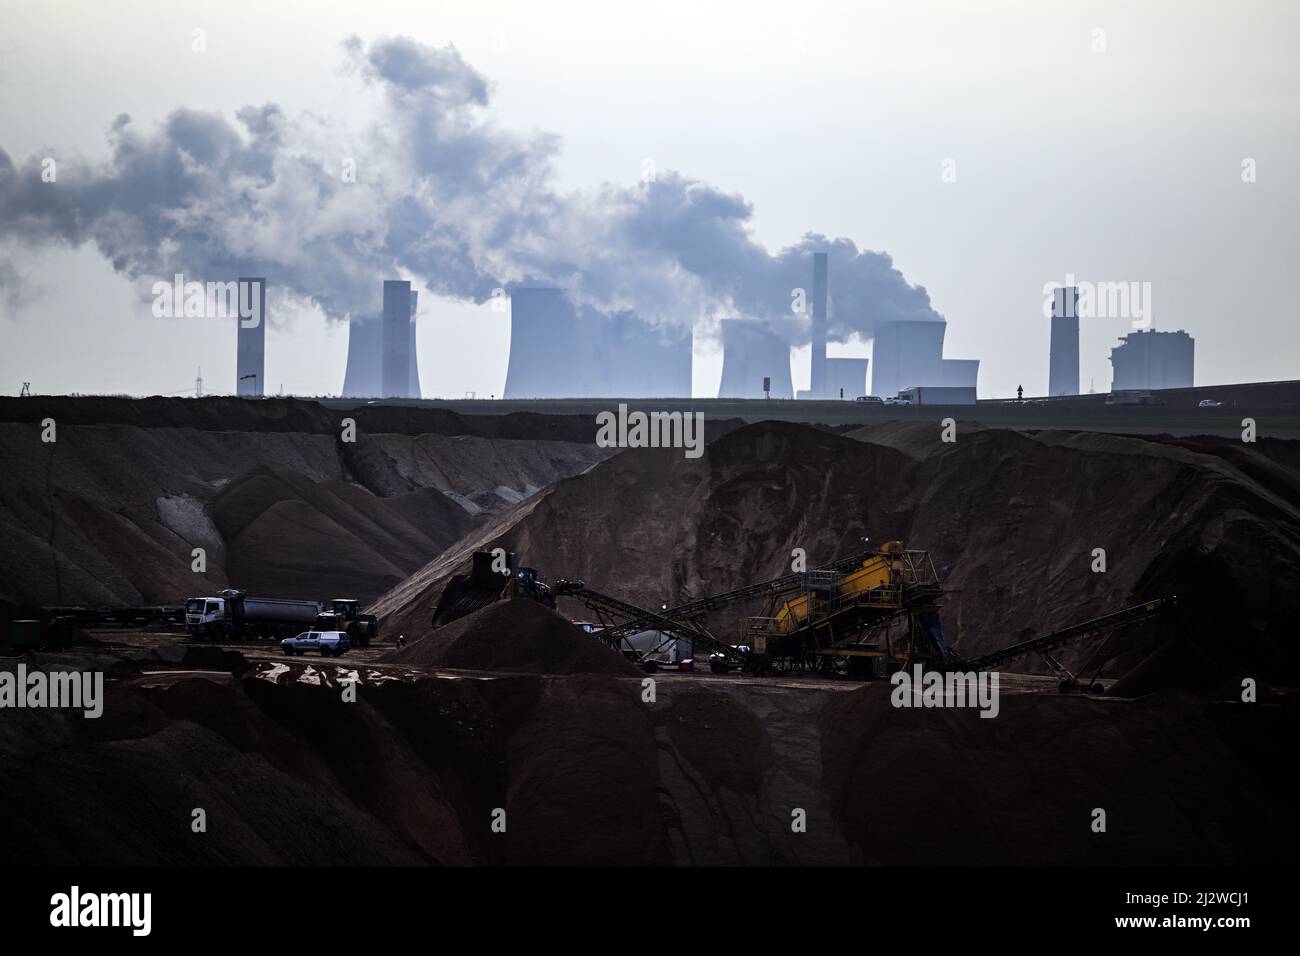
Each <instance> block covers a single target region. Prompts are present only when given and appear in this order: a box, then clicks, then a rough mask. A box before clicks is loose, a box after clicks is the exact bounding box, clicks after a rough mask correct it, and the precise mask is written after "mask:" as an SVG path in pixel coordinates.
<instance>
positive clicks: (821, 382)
mask: <svg viewBox="0 0 1300 956" xmlns="http://www.w3.org/2000/svg"><path fill="white" fill-rule="evenodd" d="M812 308H813V313H812V369H811V372H812V375H811V381H810V384H809V386H808V390H809V392H811V393H812V394H811V395H810V396H809V397H810V398H828V397H830V396H828V395H827V391H828V384H827V381H826V253H824V252H814V253H813V301H812Z"/></svg>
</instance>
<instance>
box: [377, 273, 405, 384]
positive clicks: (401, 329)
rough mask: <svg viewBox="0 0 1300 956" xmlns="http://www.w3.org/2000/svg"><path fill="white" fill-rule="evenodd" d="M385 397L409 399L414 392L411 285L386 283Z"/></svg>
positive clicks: (392, 280) (401, 281) (396, 280)
mask: <svg viewBox="0 0 1300 956" xmlns="http://www.w3.org/2000/svg"><path fill="white" fill-rule="evenodd" d="M383 323H384V351H383V356H384V359H383V366H382V368H383V371H382V378H383V382H382V384H383V388H384V394H383V397H384V398H406V397H408V396H409V394H410V391H411V359H410V352H411V283H409V282H407V281H406V280H404V279H385V280H384V318H383Z"/></svg>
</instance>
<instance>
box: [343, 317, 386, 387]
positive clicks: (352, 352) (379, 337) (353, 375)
mask: <svg viewBox="0 0 1300 956" xmlns="http://www.w3.org/2000/svg"><path fill="white" fill-rule="evenodd" d="M383 349H384V325H383V322H382V321H381V320H380V319H379V318H378V317H376V316H364V317H359V316H355V315H354V316H353V317H352V318H351V320H350V321H349V322H348V364H347V371H345V372H344V373H343V397H344V398H378V397H379V395H380V394H381V393H382V391H383V378H382V374H381V370H382V368H383V357H382V353H383Z"/></svg>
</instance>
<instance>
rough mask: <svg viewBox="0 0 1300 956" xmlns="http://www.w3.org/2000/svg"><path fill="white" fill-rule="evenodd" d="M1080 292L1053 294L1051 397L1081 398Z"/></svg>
mask: <svg viewBox="0 0 1300 956" xmlns="http://www.w3.org/2000/svg"><path fill="white" fill-rule="evenodd" d="M1078 303H1079V290H1078V289H1077V288H1075V287H1074V286H1067V287H1065V288H1063V289H1056V290H1054V291H1053V293H1052V338H1051V345H1050V352H1049V354H1048V375H1047V394H1048V395H1078V394H1079V312H1078Z"/></svg>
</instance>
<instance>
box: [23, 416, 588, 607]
mask: <svg viewBox="0 0 1300 956" xmlns="http://www.w3.org/2000/svg"><path fill="white" fill-rule="evenodd" d="M43 417H51V418H53V419H54V420H55V423H56V427H57V432H56V441H53V442H44V441H42V440H41V435H42V428H41V424H40V422H41V419H42V418H43ZM338 417H339V416H338V415H336V414H335V413H334V412H332V411H329V410H326V409H324V408H322V407H321V406H319V405H317V404H315V403H312V402H300V401H292V400H268V401H264V402H250V401H247V400H242V399H233V398H231V399H202V400H197V401H195V400H181V399H148V400H141V401H134V400H128V399H82V398H44V397H40V398H33V399H22V400H16V399H8V400H0V472H2V473H3V474H4V475H5V487H4V493H3V495H0V596H2V597H6V598H9V599H11V600H14V601H17V602H24V603H34V604H40V605H57V604H91V605H93V604H117V605H120V604H128V605H130V604H152V603H171V602H175V601H180V600H183V599H184V598H186V597H188V596H191V595H194V594H199V593H209V594H211V593H214V592H215V591H217V590H220V589H222V588H225V587H229V586H231V585H234V586H238V587H241V588H244V589H246V590H249V591H251V592H254V593H257V592H261V593H274V592H276V591H282V592H285V593H286V594H287V595H301V596H306V597H316V598H320V597H329V596H330V595H329V594H325V593H322V592H323V591H326V590H328V591H336V592H339V593H344V594H347V595H350V596H353V597H358V598H363V599H365V598H370V597H374V596H375V595H377V594H378V593H380V592H381V591H383V590H385V589H387V588H390V587H392V586H393V585H395V584H396V583H397V582H398V581H400V580H402V579H403V578H404V577H405V576H407V575H409V574H410V573H411V572H412V571H414V570H416V569H418V568H419V567H421V566H422V565H423V564H425V563H426V562H428V561H429V560H430V558H431V557H433V556H435V555H436V554H438V553H439V552H441V551H442V550H443V549H444V548H446V547H447V546H448V545H449V544H451V543H452V542H453V541H455V540H456V539H458V538H459V537H461V536H462V535H463V534H465V533H466V532H467V531H470V530H472V529H473V528H475V527H476V526H479V525H481V524H483V523H484V522H485V521H487V520H489V518H490V516H491V515H493V514H496V513H500V512H503V511H506V510H509V509H510V508H511V507H513V506H514V505H516V504H517V503H518V502H519V501H520V500H521V499H525V498H527V497H528V496H530V495H533V494H535V493H536V492H537V491H538V490H539V489H541V488H543V487H545V486H546V485H548V484H550V483H552V482H554V481H555V480H557V479H559V478H562V477H566V476H568V475H572V474H577V473H579V472H581V471H584V470H585V469H587V468H588V467H590V466H591V464H593V463H594V462H596V461H600V460H601V459H603V458H605V457H607V456H608V455H609V454H611V450H609V449H601V448H596V447H595V445H594V444H591V443H590V437H588V438H587V439H586V443H585V444H579V443H569V442H561V441H549V440H533V441H522V440H515V439H505V438H488V437H477V436H476V435H473V434H469V433H467V430H466V427H465V426H463V425H460V424H458V421H459V417H458V416H453V418H451V419H448V418H446V416H445V415H435V416H433V419H434V420H431V423H432V424H433V425H435V426H436V427H437V428H440V429H441V430H442V432H447V433H448V434H443V433H435V432H429V433H420V434H418V435H407V434H384V433H376V432H372V431H367V430H366V428H365V426H364V425H359V426H358V433H357V440H356V441H355V442H342V441H341V440H340V433H339V430H338ZM504 417H506V418H511V422H512V423H506V422H497V423H496V426H495V427H496V430H498V431H501V432H504V433H510V434H515V433H526V432H528V431H529V430H536V431H538V432H540V433H542V434H547V432H548V429H547V428H546V427H545V425H544V423H543V424H542V425H537V427H536V428H534V426H535V425H536V423H535V422H534V421H533V420H532V419H528V420H526V421H523V422H514V421H513V417H512V416H504ZM418 419H419V416H416V417H415V419H414V421H418ZM408 424H409V423H408ZM489 424H490V423H489ZM472 425H473V430H479V431H483V430H489V431H490V430H491V429H490V428H488V425H486V424H484V423H479V422H475V423H472ZM412 427H414V426H412ZM565 429H570V430H571V426H568V425H566V426H564V427H563V428H559V429H558V431H559V432H565ZM194 548H203V549H204V551H205V558H206V570H205V571H204V572H202V573H196V572H195V571H194V569H193V567H192V562H193V561H194V556H193V550H194Z"/></svg>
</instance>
